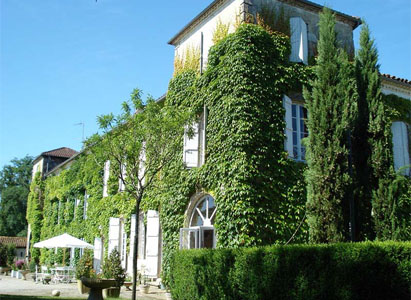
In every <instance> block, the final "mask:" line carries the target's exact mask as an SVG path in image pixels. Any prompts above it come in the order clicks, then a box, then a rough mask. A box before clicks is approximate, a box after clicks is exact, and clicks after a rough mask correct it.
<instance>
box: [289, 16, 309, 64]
mask: <svg viewBox="0 0 411 300" xmlns="http://www.w3.org/2000/svg"><path fill="white" fill-rule="evenodd" d="M290 31H291V38H290V41H291V55H290V61H292V62H302V63H304V64H306V65H307V64H308V34H307V24H306V23H305V22H304V20H303V19H302V18H300V17H294V18H290Z"/></svg>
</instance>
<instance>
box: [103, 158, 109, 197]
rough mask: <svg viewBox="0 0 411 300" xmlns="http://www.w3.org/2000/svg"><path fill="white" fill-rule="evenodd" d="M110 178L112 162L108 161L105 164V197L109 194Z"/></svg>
mask: <svg viewBox="0 0 411 300" xmlns="http://www.w3.org/2000/svg"><path fill="white" fill-rule="evenodd" d="M109 176H110V161H109V160H107V161H106V162H105V163H104V176H103V197H107V196H108V192H107V184H108V178H109Z"/></svg>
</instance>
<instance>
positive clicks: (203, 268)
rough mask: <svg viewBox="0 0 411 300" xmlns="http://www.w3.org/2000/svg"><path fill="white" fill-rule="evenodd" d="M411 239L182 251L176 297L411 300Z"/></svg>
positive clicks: (176, 267) (175, 278) (173, 282)
mask: <svg viewBox="0 0 411 300" xmlns="http://www.w3.org/2000/svg"><path fill="white" fill-rule="evenodd" d="M410 259H411V242H364V243H355V244H351V243H341V244H328V245H292V246H270V247H262V248H241V249H218V250H182V251H178V252H177V253H176V254H175V256H174V260H173V266H172V270H173V271H172V276H171V277H172V278H171V282H170V283H171V293H172V296H173V299H174V300H183V299H188V300H193V299H247V300H251V299H256V300H257V299H258V300H261V299H270V300H273V299H281V300H283V299H293V300H295V299H304V300H309V299H315V300H318V299H324V300H325V299H327V300H329V299H361V300H365V299H373V300H375V299H391V300H393V299H406V300H409V299H410V282H411V261H410Z"/></svg>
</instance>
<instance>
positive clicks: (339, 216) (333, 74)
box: [304, 9, 356, 243]
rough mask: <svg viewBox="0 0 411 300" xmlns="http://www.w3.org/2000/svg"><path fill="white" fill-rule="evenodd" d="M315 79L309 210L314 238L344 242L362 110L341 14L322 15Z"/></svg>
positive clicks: (310, 103) (309, 95)
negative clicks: (339, 32) (354, 134)
mask: <svg viewBox="0 0 411 300" xmlns="http://www.w3.org/2000/svg"><path fill="white" fill-rule="evenodd" d="M319 28H320V29H319V30H320V38H319V41H318V58H317V65H316V66H315V67H314V73H315V75H316V77H315V79H314V80H312V81H311V82H310V84H311V86H312V91H308V90H305V91H304V98H305V99H306V103H307V109H308V121H307V127H308V130H309V132H310V134H309V136H308V139H307V140H308V143H307V156H306V157H307V163H308V170H307V173H306V181H307V191H308V193H307V197H308V199H307V210H308V224H309V227H310V240H311V241H312V242H317V243H318V242H338V241H344V240H345V239H346V238H347V237H348V221H349V217H348V216H349V213H348V207H349V206H348V197H349V191H350V189H351V178H350V175H349V170H348V168H349V166H348V151H349V149H348V145H347V136H348V133H349V129H350V124H351V118H352V117H353V116H354V115H355V113H356V107H355V99H356V91H355V82H354V76H353V69H352V67H351V66H350V64H349V62H348V58H347V55H346V53H345V52H343V50H341V49H338V45H337V36H336V32H335V17H334V16H333V15H332V14H331V11H330V10H329V9H324V11H323V13H322V14H321V15H320V23H319Z"/></svg>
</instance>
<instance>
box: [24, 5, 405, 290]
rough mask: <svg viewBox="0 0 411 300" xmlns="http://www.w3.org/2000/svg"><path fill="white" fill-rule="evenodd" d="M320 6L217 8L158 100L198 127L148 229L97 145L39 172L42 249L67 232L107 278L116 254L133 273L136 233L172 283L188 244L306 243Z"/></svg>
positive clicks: (146, 258) (186, 40)
mask: <svg viewBox="0 0 411 300" xmlns="http://www.w3.org/2000/svg"><path fill="white" fill-rule="evenodd" d="M321 9H322V8H321V6H319V5H316V4H313V3H311V2H308V1H293V2H292V3H289V2H288V1H279V0H278V1H277V0H272V1H250V0H248V1H244V0H216V1H214V2H213V3H212V4H211V5H210V6H209V7H208V8H207V9H206V10H205V11H203V12H202V13H201V14H200V15H199V16H197V17H196V19H194V20H193V21H192V22H190V23H189V25H187V26H186V27H185V28H184V29H183V30H182V31H181V32H179V33H178V34H177V35H176V36H175V37H173V38H172V39H171V41H170V42H169V43H170V44H172V45H174V46H175V49H176V50H175V55H176V61H175V66H176V70H175V75H174V77H173V78H172V79H171V81H170V85H169V89H168V92H167V95H166V97H164V98H161V99H159V102H161V103H162V105H164V106H176V107H185V108H187V107H189V108H190V109H191V111H192V114H193V116H194V117H195V120H196V121H195V122H193V124H192V127H193V132H192V134H186V135H185V137H184V139H183V140H182V141H181V153H180V154H179V155H176V156H175V157H173V158H172V159H171V162H170V164H168V166H167V167H166V168H164V169H163V170H162V171H161V174H160V176H158V178H156V180H155V184H154V185H152V187H150V188H148V189H147V192H146V193H145V195H144V197H143V200H142V206H141V211H140V216H141V217H140V218H139V224H140V226H139V232H137V233H136V232H135V231H134V222H135V215H134V214H135V204H136V203H135V201H136V200H135V199H134V198H133V197H131V196H130V195H129V194H128V193H127V192H126V191H125V189H124V187H123V186H122V184H123V183H122V182H121V180H119V178H118V176H116V175H115V174H117V173H118V172H114V170H117V171H118V170H119V169H121V165H119V164H117V163H115V162H114V161H112V160H110V159H107V155H105V152H106V150H107V149H105V148H104V146H103V145H100V144H96V145H94V146H92V147H93V149H92V150H90V149H89V148H85V149H84V150H83V151H82V152H81V153H79V154H76V155H75V156H73V157H72V158H70V159H69V160H67V161H65V162H63V163H62V164H60V165H59V166H57V167H56V168H54V169H53V170H51V171H50V172H48V173H47V174H45V175H46V176H45V180H41V176H40V175H37V177H35V180H33V182H32V188H31V194H30V196H29V206H28V207H29V208H28V213H27V219H28V221H29V224H31V226H32V228H33V229H32V235H31V243H33V242H36V241H38V240H43V239H46V238H49V237H52V236H55V235H57V234H60V233H63V232H68V233H70V234H72V235H74V236H76V237H78V238H84V239H85V240H86V241H87V242H89V243H92V244H94V246H95V249H94V267H95V268H96V269H97V270H99V269H100V266H101V263H102V260H104V257H106V256H107V255H108V253H109V252H110V251H111V250H112V249H114V248H117V249H118V250H119V252H120V256H121V260H122V264H123V266H124V267H125V268H126V269H127V270H128V271H129V272H130V273H131V269H132V253H133V247H134V242H133V240H134V236H135V235H136V234H137V236H138V258H139V259H138V266H139V268H140V269H141V268H142V267H143V266H144V269H145V270H146V272H147V274H148V275H149V276H151V277H154V278H158V277H160V276H161V277H162V278H163V280H164V281H165V282H167V281H168V279H169V274H170V272H171V268H172V255H173V253H174V252H175V251H176V250H178V249H180V248H214V247H217V248H221V247H230V248H235V247H242V246H258V245H271V244H286V243H305V242H307V241H308V225H307V222H306V214H305V211H306V209H305V207H306V200H307V197H306V184H305V182H304V170H305V169H306V164H305V144H304V138H305V137H307V135H308V131H307V128H306V124H305V120H306V118H307V110H306V109H305V101H304V98H303V96H302V87H303V85H306V84H307V82H308V79H309V78H310V77H312V68H311V67H310V64H312V63H313V62H314V59H313V57H315V56H316V51H317V48H316V41H317V39H318V32H317V31H318V29H317V23H318V14H319V12H320V10H321ZM280 12H281V13H280ZM335 14H336V16H337V24H336V30H337V32H338V33H339V35H338V36H339V39H340V42H341V45H344V48H345V49H346V50H347V51H348V54H349V55H351V56H353V55H354V44H353V40H352V36H353V33H352V32H353V30H354V29H355V28H356V27H357V26H358V25H360V23H361V22H360V20H359V19H357V18H354V17H349V16H347V15H345V14H342V13H338V12H335ZM263 16H265V18H267V16H271V17H275V18H276V21H275V22H269V20H267V19H265V20H264V17H263ZM243 23H247V24H243ZM250 23H252V24H250ZM241 24H242V25H241ZM270 24H275V25H274V26H278V28H281V30H280V31H281V32H280V31H277V30H276V28H277V27H274V28H272V25H271V26H270ZM280 25H281V26H280ZM214 43H216V44H214ZM187 53H189V54H187ZM185 56H189V57H185ZM184 59H186V61H185V60H184ZM184 62H185V63H184ZM383 84H385V85H384V86H383V87H384V89H385V90H384V93H385V94H395V95H397V96H396V97H401V99H403V100H401V101H409V100H410V97H411V84H409V83H407V82H405V83H404V82H391V81H390V80H388V79H387V80H386V81H384V78H383ZM394 87H395V92H393V90H394ZM390 99H391V100H390V101H391V102H393V103H395V99H394V97H393V96H391V98H390ZM401 103H402V102H401ZM394 107H400V106H396V105H395V104H394ZM398 110H399V111H398V112H397V114H396V116H397V119H395V120H396V122H399V123H401V124H400V125H398V126H397V125H394V126H393V135H394V158H395V157H397V158H398V157H399V158H398V159H397V165H396V168H397V169H399V168H400V167H402V166H405V165H407V164H409V161H410V159H409V147H408V140H409V133H408V132H409V131H408V132H407V130H405V131H404V126H405V128H409V114H408V116H407V117H408V119H406V118H407V117H406V118H404V115H406V112H405V113H404V112H403V111H404V109H401V108H400V109H398ZM399 116H401V118H400V117H399ZM407 120H408V121H407ZM397 127H399V128H400V129H398V130H397V129H396V128H397ZM404 132H405V133H404ZM405 142H406V146H404V143H405ZM404 172H409V170H408V171H404ZM36 251H37V250H34V251H32V253H31V256H32V257H33V258H35V259H38V260H40V261H41V262H42V263H53V262H55V261H60V260H61V256H62V255H63V252H58V253H57V254H56V253H54V251H49V250H42V251H41V253H37V252H36ZM66 261H67V260H66Z"/></svg>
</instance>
